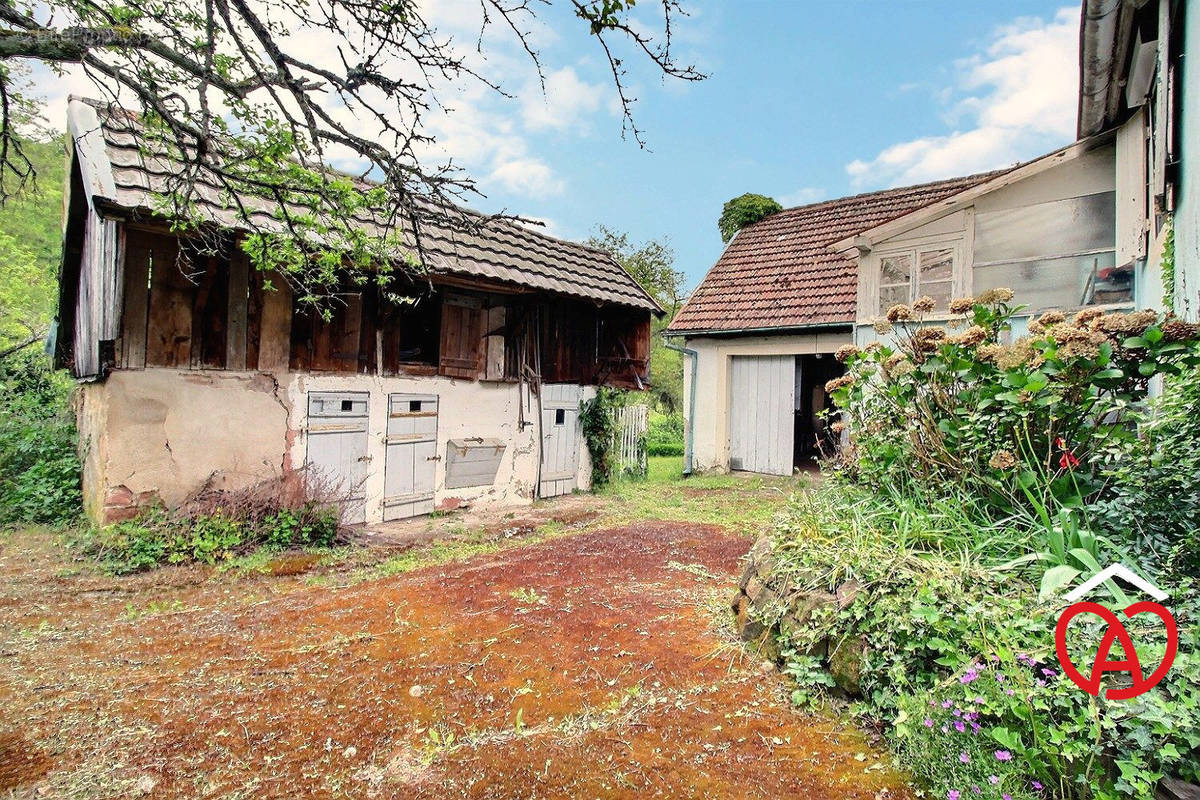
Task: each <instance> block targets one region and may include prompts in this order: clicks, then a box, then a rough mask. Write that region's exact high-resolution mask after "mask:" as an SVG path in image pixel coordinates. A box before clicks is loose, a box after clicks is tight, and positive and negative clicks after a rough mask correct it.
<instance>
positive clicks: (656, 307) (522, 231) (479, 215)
mask: <svg viewBox="0 0 1200 800" xmlns="http://www.w3.org/2000/svg"><path fill="white" fill-rule="evenodd" d="M73 103H79V104H83V105H84V106H87V107H89V108H90V109H92V111H93V113H95V112H97V111H104V112H105V113H109V114H111V113H113V111H120V112H122V113H124V114H126V115H127V116H129V117H130V119H131V120H136V118H137V115H136V113H135V112H133V111H130V110H129V109H126V108H124V107H122V106H119V105H116V104H114V103H106V102H104V101H102V100H95V99H93V98H90V97H82V96H80V95H75V94H71V95H68V98H67V104H68V132H69V133H70V134H71V137H72V139H73V141H75V142H76V143H80V142H81V140H83V139H87V138H91V137H89V136H88V134H95V135H100V136H101V141H100V143H99V144H100V146H99V147H98V148H91V151H92V152H90V153H89V155H91V156H95V155H98V153H101V152H106V149H105V147H104V144H103V139H102V134H101V130H100V128H101V127H102V123H100V121H99V118H98V116H97V118H96V128H95V129H93V130H88V129H86V128H85V127H84V126H85V125H87V124H88V123H87V121H86V120H80V119H78V117H77V115H73V114H72V113H71V105H72V104H73ZM73 123H74V124H73ZM79 123H82V125H81V124H79ZM76 129H78V130H76ZM104 160H105V161H107V160H108V159H107V156H105V159H104ZM328 169H329V171H330V173H331V174H336V175H339V176H344V177H347V178H351V179H353V180H357V181H362V182H364V183H367V184H370V185H379V183H378V181H375V180H373V179H371V178H368V177H364V176H361V175H354V174H351V173H348V172H345V171H343V170H339V169H336V168H334V167H328ZM111 172H112V168H111V165H108V181H107V182H105V181H103V180H102V179H100V180H92V181H86V180H85V184H90V185H85V189H86V190H87V191H88V195H89V196H88V202H89V204H91V203H92V201H93V198H94V197H97V196H98V197H102V198H104V199H105V200H108V201H109V205H112V206H116V207H123V206H121V204H119V203H117V202H116V200H115V197H110V196H107V195H108V194H110V193H109V192H106V191H105V189H106V188H107V187H108V186H109V185H111V183H112V177H111ZM111 194H114V195H115V192H111ZM450 205H451V208H453V209H454V211H456V212H459V213H462V214H463V215H464V216H470V217H474V218H476V219H480V220H483V221H484V222H483V224H482V225H481V230H483V231H486V230H487V227H488V224H490V223H495V224H497V225H503V226H506V227H515V228H519V232H518V233H519V235H528V236H532V237H534V238H536V239H540V240H541V241H543V242H546V243H550V244H553V245H558V246H561V247H564V248H568V249H571V248H574V249H577V250H582V251H586V252H589V253H594V254H596V255H598V256H600V257H602V258H603V259H605V260H606V261H607V262H608V263H609V264H610V265H611V266H613V267H615V268H616V270H617V271H619V272H620V273H622V274H624V275H625V276H626V277H627V278H629V281H630V284H631V288H636V289H637V291H639V292H640V293H641V295H642V298H643V299H644V300H645V301H646V302H647V303H648V304H649V305H650V306H651V307H650V309H649V310H650V311H651V313H653V314H654V315H655V316H658V317H662V316H663V315H664V314H666V311H665V309H663V307H662V306H661V305H660V304H659V303H658V301H657V300H655V299H654V297H653V296H651V294H650V293H649V292H648V291H646V289H645V287H643V286H642V285H641V284H640V283H638V282H637V280H636V279H635V278H634V277H633V276H632V275H630V274H629V271H628V270H626V269H625V268H624V267H623V266H621V263H620V262H619V261H617V259H616V258H615V257H614V256H613V254H612V253H610V252H609V251H607V250H605V249H603V248H600V247H594V246H592V245H589V244H585V243H583V242H576V241H572V240H570V239H563V238H560V237H557V236H551V235H549V234H547V233H543V232H542V231H539V230H537V229H536V228H534V227H531V226H530V225H529V224H527V221H524V220H521V219H520V218H519V217H518V218H513V217H501V216H495V215H490V214H485V213H483V212H481V211H476V210H475V209H473V208H468V207H466V206H461V205H458V204H450ZM128 210H130V211H134V210H137V209H132V208H130V209H128ZM450 271H453V272H458V273H459V274H471V273H470V271H469V270H450ZM533 288H537V287H533ZM614 293H615V292H614ZM569 294H571V296H576V297H586V298H588V299H593V300H595V299H597V298H593V297H591V296H590V295H586V294H583V293H569ZM604 302H608V303H614V304H617V305H629V306H631V307H634V308H640V307H643V306H641V305H637V304H632V303H622V302H620V301H614V300H604Z"/></svg>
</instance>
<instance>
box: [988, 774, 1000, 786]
mask: <svg viewBox="0 0 1200 800" xmlns="http://www.w3.org/2000/svg"><path fill="white" fill-rule="evenodd" d="M999 782H1000V776H999V775H988V783H990V784H991V785H992V786H995V785H996V784H997V783H999Z"/></svg>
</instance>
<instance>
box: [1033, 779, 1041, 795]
mask: <svg viewBox="0 0 1200 800" xmlns="http://www.w3.org/2000/svg"><path fill="white" fill-rule="evenodd" d="M1033 788H1034V789H1036V790H1038V791H1039V792H1040V791H1041V790H1042V784H1041V782H1040V781H1034V782H1033Z"/></svg>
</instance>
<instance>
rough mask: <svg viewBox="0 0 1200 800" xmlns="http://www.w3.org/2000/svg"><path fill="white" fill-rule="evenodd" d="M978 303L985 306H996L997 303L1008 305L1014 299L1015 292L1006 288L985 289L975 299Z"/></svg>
mask: <svg viewBox="0 0 1200 800" xmlns="http://www.w3.org/2000/svg"><path fill="white" fill-rule="evenodd" d="M975 299H976V301H977V302H978V303H980V304H981V305H985V306H994V305H996V304H997V303H1007V302H1008V301H1009V300H1012V299H1013V290H1012V289H1007V288H1004V287H997V288H995V289H984V290H983V291H982V292H980V293H979V296H978V297H976V298H975Z"/></svg>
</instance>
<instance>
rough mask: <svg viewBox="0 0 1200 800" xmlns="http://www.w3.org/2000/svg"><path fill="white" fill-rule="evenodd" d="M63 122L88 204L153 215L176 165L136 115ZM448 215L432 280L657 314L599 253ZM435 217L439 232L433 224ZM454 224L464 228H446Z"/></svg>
mask: <svg viewBox="0 0 1200 800" xmlns="http://www.w3.org/2000/svg"><path fill="white" fill-rule="evenodd" d="M93 114H94V116H92V115H93ZM68 115H69V117H77V118H78V120H80V121H77V122H76V123H75V126H74V127H77V128H79V129H80V130H79V133H78V135H77V137H76V138H77V143H76V147H77V148H86V149H87V150H88V153H89V154H90V156H91V157H92V160H93V161H95V162H99V163H96V164H95V166H96V167H98V168H100V169H101V170H103V180H100V181H98V182H97V183H96V184H95V185H94V186H92V187H91V195H92V197H93V198H94V199H99V200H101V201H106V202H107V204H108V205H110V206H113V207H117V208H120V209H124V210H128V211H139V212H147V213H153V212H154V209H155V208H156V206H157V204H156V203H155V201H154V198H155V195H156V194H162V193H164V192H167V191H169V188H168V186H169V181H170V178H171V176H172V174H173V173H174V172H177V171H178V165H177V164H175V163H173V162H172V160H171V159H170V158H169V157H167V156H165V155H163V154H161V153H155V152H153V151H152V150H151V148H152V146H148V145H147V143H146V139H145V138H144V137H142V136H141V135H140V131H141V128H140V122H139V120H138V118H137V117H136V115H134V114H133V113H131V112H129V111H126V110H125V109H122V108H119V107H116V106H113V105H110V104H107V103H101V102H98V101H95V100H88V99H84V98H78V97H72V98H71V100H70V109H69V114H68ZM79 115H82V116H79ZM89 119H90V120H92V122H91V123H90V124H89V123H88V122H87V120H89ZM97 129H98V130H97ZM85 140H86V141H85ZM198 184H199V185H198V190H199V194H200V197H199V199H198V205H199V207H200V208H201V210H202V211H203V213H204V214H206V215H207V217H208V218H209V219H210V220H211V221H212V222H214V223H216V224H218V225H222V226H225V227H229V228H238V227H240V226H242V224H243V223H242V221H241V219H240V218H239V216H238V214H237V213H236V210H235V208H234V206H233V204H232V203H231V202H230V201H229V200H228V199H225V197H224V193H223V191H222V190H221V189H220V188H219V186H218V185H216V182H215V181H212V180H209V181H206V180H205V179H204V178H203V177H202V178H201V179H200V180H199V181H198ZM240 200H241V201H242V203H243V204H244V205H245V206H246V207H247V208H248V209H250V210H251V214H252V216H253V217H254V218H255V221H256V223H257V224H259V225H261V226H263V227H264V228H268V229H269V228H271V227H272V226H273V225H277V223H276V222H275V220H274V214H273V211H274V208H273V206H271V205H270V203H268V202H267V201H265V200H262V199H259V198H248V197H242V198H240ZM452 212H453V213H446V214H442V215H435V216H434V217H431V221H430V222H428V223H426V224H424V225H423V226H422V245H423V247H424V250H425V255H426V261H427V263H428V264H429V265H430V267H431V269H432V271H433V272H434V273H435V274H449V275H461V276H467V277H473V278H487V279H491V280H495V281H500V282H502V283H509V284H514V285H517V286H524V287H529V288H532V289H538V290H542V291H546V292H552V293H556V294H561V295H569V296H573V297H580V298H584V299H587V300H591V301H593V302H596V303H600V304H606V303H612V304H616V305H623V306H631V307H633V308H638V309H645V310H648V311H651V312H653V313H656V314H661V313H662V309H661V308H660V307H659V306H658V304H657V303H656V302H655V301H654V300H653V298H651V297H650V295H649V294H647V293H646V291H645V290H644V289H642V287H641V286H639V285H638V283H637V281H635V280H634V279H633V277H632V276H630V275H629V273H627V272H626V271H625V270H624V269H622V268H621V266H620V265H619V264H617V262H616V261H615V260H614V259H613V257H612V256H611V255H610V254H609V253H607V252H605V251H603V250H599V249H596V248H593V247H588V246H587V245H583V244H579V243H578V242H571V241H567V240H565V239H557V238H555V237H553V236H547V235H546V234H544V233H540V232H538V231H535V230H532V229H530V228H529V227H527V226H525V225H521V224H518V223H516V222H514V221H512V220H509V219H496V218H491V219H489V218H487V217H484V216H483V215H482V214H478V213H477V212H474V211H471V210H469V209H464V208H454V209H452ZM436 216H440V217H441V218H443V219H445V220H446V224H444V225H443V224H438V223H437V222H436ZM458 219H461V220H463V221H464V222H465V223H466V224H452V220H458ZM356 222H358V223H360V224H361V225H362V226H363V227H364V228H365V229H368V230H370V229H373V228H377V227H378V226H377V224H376V223H375V222H374V221H373V220H372V219H370V218H369V217H367V218H363V219H357V218H356Z"/></svg>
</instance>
